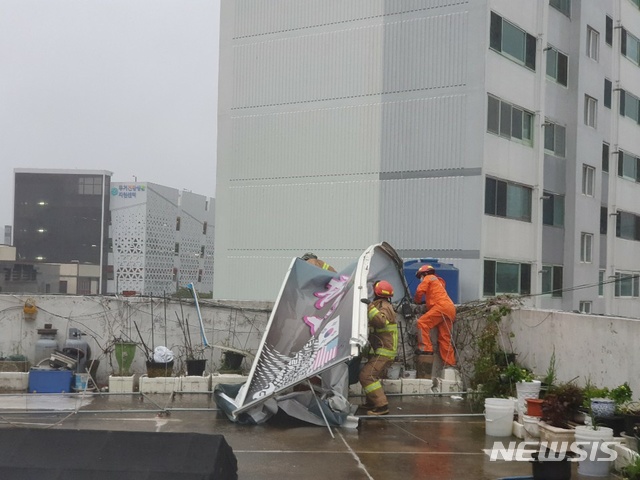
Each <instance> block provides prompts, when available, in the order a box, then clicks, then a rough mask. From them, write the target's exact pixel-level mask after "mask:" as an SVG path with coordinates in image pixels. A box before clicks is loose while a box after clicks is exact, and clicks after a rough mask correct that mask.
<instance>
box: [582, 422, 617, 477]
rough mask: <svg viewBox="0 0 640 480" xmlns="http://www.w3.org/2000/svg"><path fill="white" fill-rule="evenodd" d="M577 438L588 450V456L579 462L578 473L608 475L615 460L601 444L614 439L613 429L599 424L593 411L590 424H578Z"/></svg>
mask: <svg viewBox="0 0 640 480" xmlns="http://www.w3.org/2000/svg"><path fill="white" fill-rule="evenodd" d="M575 438H576V442H581V445H582V448H584V449H585V450H586V451H587V458H585V459H583V460H582V461H580V463H579V464H578V473H579V474H580V475H585V476H589V477H606V476H607V475H608V474H609V469H610V468H611V465H612V463H613V460H609V459H608V457H606V456H605V455H604V452H603V451H602V448H601V444H602V443H603V442H610V441H612V440H613V429H612V428H610V427H605V426H602V425H599V424H598V423H597V417H595V415H594V412H593V411H592V412H591V422H590V425H578V426H576V432H575Z"/></svg>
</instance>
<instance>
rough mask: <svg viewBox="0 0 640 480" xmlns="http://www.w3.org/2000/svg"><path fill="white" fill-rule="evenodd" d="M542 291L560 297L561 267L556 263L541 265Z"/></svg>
mask: <svg viewBox="0 0 640 480" xmlns="http://www.w3.org/2000/svg"><path fill="white" fill-rule="evenodd" d="M542 293H543V294H547V295H548V294H551V296H552V297H557V298H560V297H562V267H561V266H557V265H543V266H542Z"/></svg>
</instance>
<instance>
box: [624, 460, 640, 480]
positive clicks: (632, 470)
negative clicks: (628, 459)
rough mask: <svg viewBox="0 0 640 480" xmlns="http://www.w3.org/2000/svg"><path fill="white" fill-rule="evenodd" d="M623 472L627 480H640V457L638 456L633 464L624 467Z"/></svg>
mask: <svg viewBox="0 0 640 480" xmlns="http://www.w3.org/2000/svg"><path fill="white" fill-rule="evenodd" d="M621 472H622V474H623V475H624V478H626V479H627V480H640V455H636V457H635V459H634V460H633V463H630V464H629V465H627V466H625V467H622V470H621Z"/></svg>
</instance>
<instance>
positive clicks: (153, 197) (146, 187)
mask: <svg viewBox="0 0 640 480" xmlns="http://www.w3.org/2000/svg"><path fill="white" fill-rule="evenodd" d="M110 197H111V198H110V206H111V207H110V209H111V225H110V238H111V247H110V251H109V280H108V291H109V293H122V292H127V291H128V292H136V293H138V294H145V295H164V294H167V295H168V294H171V293H174V292H176V291H177V290H178V289H179V288H181V287H185V286H186V285H187V284H189V283H193V284H194V285H195V287H196V290H197V291H198V292H199V293H210V292H211V291H212V290H213V260H214V257H213V254H214V244H213V242H214V220H215V211H214V200H213V199H211V198H208V197H205V196H203V195H197V194H194V193H191V192H188V191H179V190H177V189H174V188H169V187H164V186H162V185H157V184H153V183H148V182H146V183H145V182H135V183H131V182H129V183H119V182H115V183H111V192H110Z"/></svg>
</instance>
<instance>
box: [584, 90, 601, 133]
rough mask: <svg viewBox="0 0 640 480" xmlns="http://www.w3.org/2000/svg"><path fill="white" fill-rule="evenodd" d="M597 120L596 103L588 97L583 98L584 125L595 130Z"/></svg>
mask: <svg viewBox="0 0 640 480" xmlns="http://www.w3.org/2000/svg"><path fill="white" fill-rule="evenodd" d="M597 120H598V101H597V100H596V99H595V98H593V97H590V96H589V95H585V96H584V124H585V125H588V126H589V127H593V128H596V127H597Z"/></svg>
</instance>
